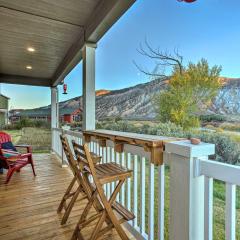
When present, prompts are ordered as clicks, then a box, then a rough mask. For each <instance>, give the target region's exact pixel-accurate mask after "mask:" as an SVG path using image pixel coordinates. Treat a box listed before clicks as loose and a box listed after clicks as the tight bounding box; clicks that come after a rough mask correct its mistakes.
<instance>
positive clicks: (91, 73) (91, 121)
mask: <svg viewBox="0 0 240 240" xmlns="http://www.w3.org/2000/svg"><path fill="white" fill-rule="evenodd" d="M95 49H96V44H92V43H86V44H85V46H84V47H83V50H82V59H83V126H82V129H83V130H94V129H95V117H96V114H95Z"/></svg>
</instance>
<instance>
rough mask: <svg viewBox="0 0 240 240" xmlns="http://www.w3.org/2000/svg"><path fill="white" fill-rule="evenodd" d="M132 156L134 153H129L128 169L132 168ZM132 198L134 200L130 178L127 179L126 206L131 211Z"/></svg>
mask: <svg viewBox="0 0 240 240" xmlns="http://www.w3.org/2000/svg"><path fill="white" fill-rule="evenodd" d="M131 157H132V155H131V154H130V153H128V154H127V168H128V169H132V167H131V161H132V159H131ZM131 200H132V198H131V178H128V179H127V205H126V207H127V209H128V210H129V211H131Z"/></svg>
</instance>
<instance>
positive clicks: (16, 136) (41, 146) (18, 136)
mask: <svg viewBox="0 0 240 240" xmlns="http://www.w3.org/2000/svg"><path fill="white" fill-rule="evenodd" d="M7 132H8V133H9V134H10V135H11V136H12V140H13V143H14V144H29V145H31V146H32V147H33V152H34V153H41V152H42V153H46V152H49V151H50V149H51V130H50V129H45V128H23V129H22V130H7Z"/></svg>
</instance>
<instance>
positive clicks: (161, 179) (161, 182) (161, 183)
mask: <svg viewBox="0 0 240 240" xmlns="http://www.w3.org/2000/svg"><path fill="white" fill-rule="evenodd" d="M164 187H165V166H164V165H161V166H159V167H158V240H164V197H165V189H164Z"/></svg>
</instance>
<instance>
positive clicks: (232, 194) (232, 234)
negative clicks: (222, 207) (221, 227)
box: [225, 183, 236, 240]
mask: <svg viewBox="0 0 240 240" xmlns="http://www.w3.org/2000/svg"><path fill="white" fill-rule="evenodd" d="M225 228H226V239H227V240H235V239H236V185H234V184H231V183H226V216H225Z"/></svg>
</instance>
